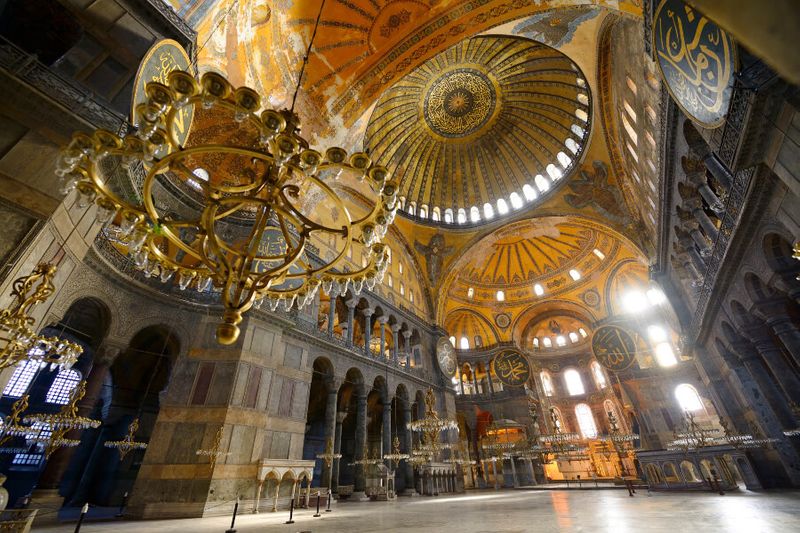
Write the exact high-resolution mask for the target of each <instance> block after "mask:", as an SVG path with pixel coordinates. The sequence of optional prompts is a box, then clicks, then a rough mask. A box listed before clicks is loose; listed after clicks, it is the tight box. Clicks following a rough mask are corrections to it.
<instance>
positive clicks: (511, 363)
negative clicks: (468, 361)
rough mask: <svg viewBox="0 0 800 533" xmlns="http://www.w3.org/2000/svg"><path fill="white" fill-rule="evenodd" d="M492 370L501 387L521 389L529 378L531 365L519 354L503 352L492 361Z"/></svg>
mask: <svg viewBox="0 0 800 533" xmlns="http://www.w3.org/2000/svg"><path fill="white" fill-rule="evenodd" d="M492 370H494V374H495V376H497V379H499V380H500V381H501V382H502V383H503V385H506V386H508V387H522V386H523V385H524V384H525V383H526V382H527V381H528V378H529V377H531V365H530V364H528V359H527V358H526V357H525V356H524V355H522V354H521V353H519V352H503V353H501V354H500V355H497V356H496V357H495V358H494V359H492Z"/></svg>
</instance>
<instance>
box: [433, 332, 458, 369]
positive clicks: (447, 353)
mask: <svg viewBox="0 0 800 533" xmlns="http://www.w3.org/2000/svg"><path fill="white" fill-rule="evenodd" d="M436 362H437V363H439V370H441V371H442V374H444V375H445V376H447V377H448V378H452V377H453V376H455V375H456V366H457V362H456V350H455V348H453V344H452V343H451V342H450V339H448V338H447V337H440V338H439V340H438V341H436Z"/></svg>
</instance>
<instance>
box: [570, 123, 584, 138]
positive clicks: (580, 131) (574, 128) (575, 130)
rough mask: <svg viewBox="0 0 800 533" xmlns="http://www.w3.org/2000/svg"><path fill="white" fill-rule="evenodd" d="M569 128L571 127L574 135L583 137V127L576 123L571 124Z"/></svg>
mask: <svg viewBox="0 0 800 533" xmlns="http://www.w3.org/2000/svg"><path fill="white" fill-rule="evenodd" d="M571 129H572V133H574V134H575V135H577V136H578V137H580V138H581V139H583V136H584V134H585V132H584V131H583V128H581V127H580V126H578V125H577V124H573V125H572V128H571Z"/></svg>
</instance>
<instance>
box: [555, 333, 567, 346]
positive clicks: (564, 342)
mask: <svg viewBox="0 0 800 533" xmlns="http://www.w3.org/2000/svg"><path fill="white" fill-rule="evenodd" d="M556 345H557V346H566V345H567V339H565V338H564V335H559V336H558V337H556Z"/></svg>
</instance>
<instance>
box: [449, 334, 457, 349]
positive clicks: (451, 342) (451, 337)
mask: <svg viewBox="0 0 800 533" xmlns="http://www.w3.org/2000/svg"><path fill="white" fill-rule="evenodd" d="M450 344H452V345H453V348H455V347H456V337H455V335H451V336H450Z"/></svg>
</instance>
